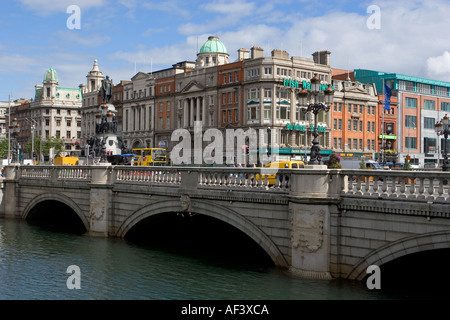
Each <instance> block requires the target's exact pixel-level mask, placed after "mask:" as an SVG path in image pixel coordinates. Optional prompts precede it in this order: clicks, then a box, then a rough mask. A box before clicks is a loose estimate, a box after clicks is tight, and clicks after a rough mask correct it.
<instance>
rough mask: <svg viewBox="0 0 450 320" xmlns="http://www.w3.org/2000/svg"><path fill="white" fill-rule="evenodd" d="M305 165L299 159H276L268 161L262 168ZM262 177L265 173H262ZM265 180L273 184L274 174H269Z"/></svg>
mask: <svg viewBox="0 0 450 320" xmlns="http://www.w3.org/2000/svg"><path fill="white" fill-rule="evenodd" d="M304 167H305V163H304V162H303V161H300V160H294V161H276V162H271V163H268V164H266V165H265V166H264V168H268V169H301V168H304ZM262 178H263V179H264V178H265V175H262ZM267 180H268V182H269V185H274V184H275V182H276V174H269V175H268V176H267ZM256 181H259V174H257V175H256Z"/></svg>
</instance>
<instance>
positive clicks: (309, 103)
mask: <svg viewBox="0 0 450 320" xmlns="http://www.w3.org/2000/svg"><path fill="white" fill-rule="evenodd" d="M320 89H321V84H320V79H319V77H318V76H317V74H314V77H313V78H312V79H311V89H306V88H302V90H300V92H299V93H297V99H298V102H299V105H300V106H301V107H304V108H302V111H303V112H305V113H306V112H312V113H313V114H314V130H313V137H314V139H313V141H312V147H311V155H310V161H309V164H313V165H314V164H320V163H321V161H322V157H321V155H320V146H319V131H318V129H317V128H318V127H317V115H318V114H319V112H320V111H325V112H328V111H330V107H331V103H333V95H334V90H333V89H332V88H331V85H328V87H327V88H326V89H325V90H320Z"/></svg>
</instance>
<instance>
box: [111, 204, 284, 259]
mask: <svg viewBox="0 0 450 320" xmlns="http://www.w3.org/2000/svg"><path fill="white" fill-rule="evenodd" d="M180 208H181V206H180V200H179V199H177V200H163V201H158V202H155V203H152V204H149V205H147V206H144V207H142V208H140V209H139V210H136V211H135V212H133V213H132V214H131V215H130V216H129V217H128V218H127V219H126V220H125V221H124V222H123V223H122V225H121V226H120V227H119V229H118V231H117V236H118V237H120V238H124V237H125V235H126V234H127V232H128V231H130V230H131V228H132V227H133V226H134V225H136V224H137V223H139V222H140V221H142V220H144V219H146V218H148V217H151V216H153V215H157V214H161V213H167V212H179V211H180ZM191 209H192V210H191V212H193V213H198V214H203V215H206V216H209V217H212V218H216V219H218V220H220V221H222V222H225V223H228V224H230V225H231V226H233V227H235V228H237V229H238V230H240V231H241V232H243V233H244V234H246V235H247V236H248V237H250V238H251V239H253V240H254V241H255V242H256V243H257V244H258V245H259V246H261V248H262V249H263V250H264V251H265V252H266V253H267V254H268V255H269V257H270V258H271V259H272V261H273V262H274V263H275V265H276V266H278V267H284V268H287V267H288V266H289V264H288V263H287V261H286V259H285V257H284V256H283V254H282V253H281V251H280V250H279V249H278V247H277V246H276V245H275V243H274V242H273V241H272V240H271V239H270V238H269V236H268V235H266V234H265V233H264V232H263V231H262V230H261V229H259V228H258V227H257V226H256V225H255V224H253V223H252V222H251V221H249V220H248V219H246V218H245V217H243V216H242V215H240V214H238V213H237V212H235V211H233V210H231V209H229V208H225V207H223V206H218V205H216V204H213V203H210V202H206V201H201V200H193V201H192V202H191Z"/></svg>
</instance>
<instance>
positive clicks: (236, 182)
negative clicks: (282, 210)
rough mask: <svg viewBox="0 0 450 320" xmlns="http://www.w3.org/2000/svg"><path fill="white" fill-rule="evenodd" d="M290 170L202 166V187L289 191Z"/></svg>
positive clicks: (200, 178)
mask: <svg viewBox="0 0 450 320" xmlns="http://www.w3.org/2000/svg"><path fill="white" fill-rule="evenodd" d="M287 171H288V170H282V171H278V170H273V169H272V170H270V172H269V170H267V169H265V171H263V172H261V169H255V168H200V173H199V181H198V184H199V186H200V187H207V188H228V189H255V190H271V191H283V192H288V191H289V189H290V177H291V173H290V172H287Z"/></svg>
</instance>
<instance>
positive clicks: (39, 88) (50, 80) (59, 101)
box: [18, 68, 82, 160]
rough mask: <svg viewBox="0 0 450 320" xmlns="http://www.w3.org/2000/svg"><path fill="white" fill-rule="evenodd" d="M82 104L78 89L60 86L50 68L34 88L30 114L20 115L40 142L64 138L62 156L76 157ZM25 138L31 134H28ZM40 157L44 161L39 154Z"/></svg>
mask: <svg viewBox="0 0 450 320" xmlns="http://www.w3.org/2000/svg"><path fill="white" fill-rule="evenodd" d="M81 106H82V91H81V89H79V88H78V89H75V88H63V87H60V86H59V80H58V75H57V73H56V71H55V70H54V69H53V68H50V69H48V70H47V71H46V72H45V75H44V80H43V82H42V85H36V87H35V98H34V100H33V101H31V102H30V108H29V117H25V118H24V117H20V118H21V119H26V120H27V122H28V125H29V126H30V125H33V124H34V126H35V130H36V134H37V136H38V137H39V138H40V140H41V141H45V140H46V139H48V138H51V137H56V138H61V139H62V140H63V141H64V151H63V152H62V154H61V155H62V156H79V155H80V153H81V148H80V145H79V139H80V138H81ZM27 114H28V113H27ZM18 119H19V118H18ZM30 119H32V120H30ZM27 137H28V138H30V137H31V135H30V134H27ZM40 159H41V160H43V157H42V155H41V157H40Z"/></svg>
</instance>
